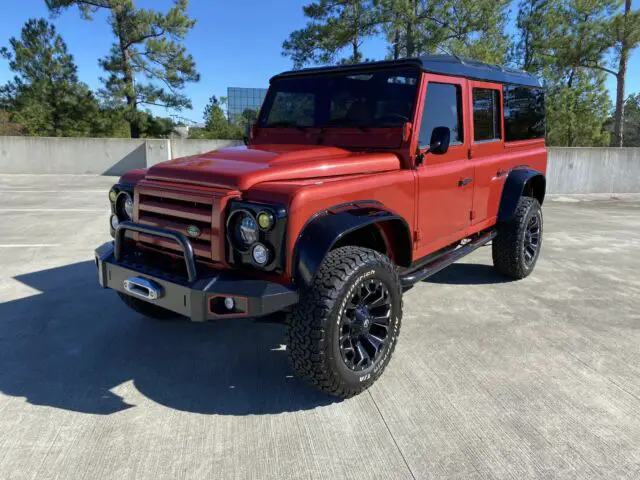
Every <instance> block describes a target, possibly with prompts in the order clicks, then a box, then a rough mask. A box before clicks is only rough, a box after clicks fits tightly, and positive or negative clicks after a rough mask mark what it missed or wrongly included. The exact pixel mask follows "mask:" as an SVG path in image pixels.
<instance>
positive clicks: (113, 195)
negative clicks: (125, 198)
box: [109, 190, 118, 203]
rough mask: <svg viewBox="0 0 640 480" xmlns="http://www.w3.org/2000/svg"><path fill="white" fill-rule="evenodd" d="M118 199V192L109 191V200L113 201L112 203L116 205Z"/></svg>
mask: <svg viewBox="0 0 640 480" xmlns="http://www.w3.org/2000/svg"><path fill="white" fill-rule="evenodd" d="M116 198H118V192H116V191H115V190H111V191H109V200H111V203H114V202H115V201H116Z"/></svg>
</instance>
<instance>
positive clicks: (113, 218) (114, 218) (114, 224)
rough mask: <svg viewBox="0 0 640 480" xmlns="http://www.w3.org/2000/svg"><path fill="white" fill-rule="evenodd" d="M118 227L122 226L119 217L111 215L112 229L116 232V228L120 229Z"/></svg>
mask: <svg viewBox="0 0 640 480" xmlns="http://www.w3.org/2000/svg"><path fill="white" fill-rule="evenodd" d="M118 225H120V222H119V221H118V217H117V216H116V215H111V228H113V229H114V230H115V229H116V228H118Z"/></svg>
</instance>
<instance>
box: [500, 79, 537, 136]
mask: <svg viewBox="0 0 640 480" xmlns="http://www.w3.org/2000/svg"><path fill="white" fill-rule="evenodd" d="M544 133H545V131H544V93H543V91H542V89H540V88H529V87H515V86H512V85H506V86H505V87H504V137H505V141H507V142H514V141H518V140H531V139H534V138H542V137H544Z"/></svg>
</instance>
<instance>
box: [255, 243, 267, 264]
mask: <svg viewBox="0 0 640 480" xmlns="http://www.w3.org/2000/svg"><path fill="white" fill-rule="evenodd" d="M251 256H252V257H253V261H254V262H256V263H257V264H258V265H266V264H267V263H268V262H269V250H267V247H265V246H264V245H262V244H261V243H258V244H257V245H255V246H254V247H253V250H252V251H251Z"/></svg>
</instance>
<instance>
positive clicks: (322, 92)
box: [258, 68, 418, 128]
mask: <svg viewBox="0 0 640 480" xmlns="http://www.w3.org/2000/svg"><path fill="white" fill-rule="evenodd" d="M417 84H418V71H417V70H415V69H406V68H404V69H390V70H379V71H375V72H364V71H363V72H362V73H344V74H335V73H331V74H322V75H316V76H311V75H309V76H300V77H293V78H282V79H279V80H275V81H274V82H272V84H271V88H270V89H269V93H268V94H267V98H266V99H265V103H264V106H263V108H262V111H261V115H260V118H259V120H258V126H259V127H293V128H310V127H319V128H325V127H359V128H383V127H401V126H402V125H403V124H404V123H405V122H408V121H410V119H411V117H412V115H413V106H414V103H415V98H416V92H417Z"/></svg>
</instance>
